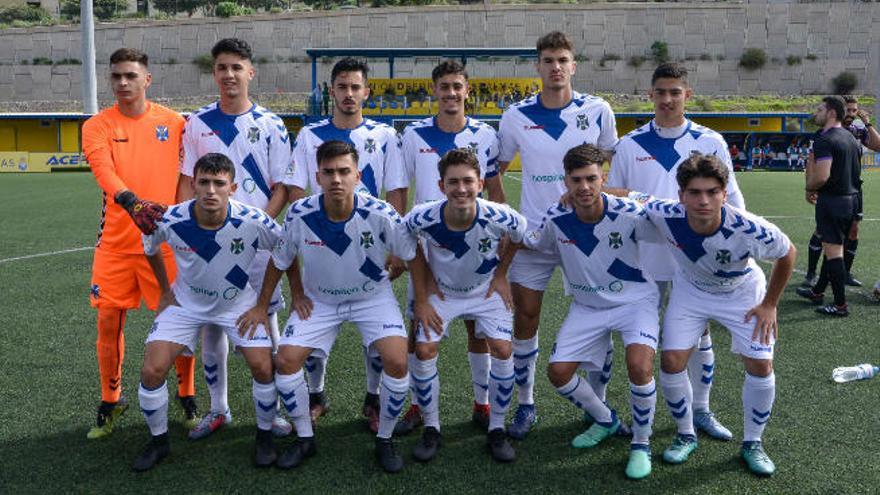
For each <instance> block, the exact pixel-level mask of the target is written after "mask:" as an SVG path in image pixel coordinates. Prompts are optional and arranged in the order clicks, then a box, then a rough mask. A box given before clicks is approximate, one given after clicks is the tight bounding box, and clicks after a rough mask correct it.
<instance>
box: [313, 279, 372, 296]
mask: <svg viewBox="0 0 880 495" xmlns="http://www.w3.org/2000/svg"><path fill="white" fill-rule="evenodd" d="M374 290H376V285H375V284H374V283H373V281H372V280H367V281H366V282H364V284H363V285H361V286H360V287H357V286H353V287H322V286H320V285H319V286H318V292H321V293H323V294H327V295H328V296H351V295H353V294H360V293H362V292H372V291H374Z"/></svg>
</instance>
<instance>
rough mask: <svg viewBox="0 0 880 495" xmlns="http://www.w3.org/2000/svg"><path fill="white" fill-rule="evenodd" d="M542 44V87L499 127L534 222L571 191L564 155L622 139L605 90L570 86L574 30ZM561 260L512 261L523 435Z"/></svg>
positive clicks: (530, 257)
mask: <svg viewBox="0 0 880 495" xmlns="http://www.w3.org/2000/svg"><path fill="white" fill-rule="evenodd" d="M537 50H538V62H537V64H536V68H537V71H538V74H539V75H540V76H541V81H542V84H543V89H542V90H541V92H540V93H539V94H537V95H535V96H531V97H529V98H527V99H525V100H523V101H521V102H519V103H516V104H514V105H512V106H511V107H510V108H508V109H507V110H506V111H505V112H504V114H503V115H502V116H501V124H500V129H499V133H498V134H499V139H500V142H501V151H500V154H499V156H498V161H499V170H500V171H502V172H503V171H505V170H506V169H507V165H508V164H509V163H510V161H511V160H513V158H514V156H515V155H516V153H517V152H519V154H520V160H521V162H522V196H521V199H520V211H522V213H523V216H525V217H526V219H527V220H528V222H529V223H530V224H533V225H538V224H540V222H541V218H543V216H544V212H545V211H547V208H548V207H550V206H552V205H553V204H556V203H558V201H559V198H560V197H561V196H562V194H563V193H564V192H565V185H564V178H565V174H564V172H563V169H562V157H563V155H565V152H566V151H568V150H569V149H571V148H573V147H575V146H578V145H581V144H584V143H589V144H595V145H597V146H598V147H599V148H600V149H602V150H605V151H610V150H611V149H613V148H614V145H615V144H617V127H616V123H615V120H614V113H613V112H612V111H611V106H610V105H608V103H607V102H606V101H605V100H603V99H601V98H599V97H596V96H590V95H585V94H580V93H576V92H575V91H574V90H573V89H572V87H571V78H572V76H573V75H574V73H575V70H576V67H577V63H576V62H575V60H574V46H573V45H572V43H571V40H569V38H568V36H566V35H565V34H563V33H560V32H558V31H554V32H552V33H549V34H546V35H544V36H542V37H541V38H540V39H539V40H538V43H537ZM555 267H556V261H555V260H554V259H553V257H552V256H550V255H548V254H545V253H541V252H537V251H520V252H518V253H517V254H516V257H515V258H514V260H513V264H512V265H511V267H510V275H509V277H510V282H511V289H512V291H513V301H514V306H515V310H514V324H513V327H514V334H513V360H514V368H515V371H516V384H517V387H518V394H517V395H518V402H519V407H518V408H517V411H516V415H515V417H514V420H513V423H512V424H511V425H510V428H509V429H508V432H509V433H510V435H511V436H512V437H514V438H517V439H521V438H525V436H526V435H527V434H528V432H529V431H530V430H531V428H532V425H534V424H535V422H536V421H537V414H536V412H535V401H534V397H533V395H534V386H535V363H536V361H537V359H538V325H539V324H540V317H541V302H542V300H543V297H544V290H545V289H546V288H547V283H548V282H549V281H550V277H551V276H552V275H553V270H554V269H555ZM609 358H610V355H609ZM609 369H610V368H609ZM592 375H593V377H592V380H591V382H592V383H594V384H595V386H596V388H597V389H600V390H601V396H602V397H604V385H602V384H601V381H602V380H601V379H602V377H601V374H598V373H593V374H592Z"/></svg>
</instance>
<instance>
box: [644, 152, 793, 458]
mask: <svg viewBox="0 0 880 495" xmlns="http://www.w3.org/2000/svg"><path fill="white" fill-rule="evenodd" d="M729 173H730V172H729V170H728V168H727V166H725V164H724V163H723V162H722V161H721V160H720V159H719V158H718V157H717V156H714V155H700V154H695V155H694V156H692V157H691V158H689V159H688V160H687V161H685V162H684V163H682V164H681V165H679V167H678V172H677V173H676V178H677V179H678V185H679V188H680V191H679V199H680V201H681V202H680V203H676V202H674V201H664V200H654V199H652V200H649V201H648V202H647V203H646V205H645V211H646V212H647V214H648V218H649V219H650V220H651V222H652V223H653V224H654V226H655V227H657V228H658V229H659V230H660V233H661V235H662V236H663V237H664V238H665V239H666V241H667V242H668V243H669V244H670V245H672V246H674V247H675V248H676V249H673V250H672V251H673V256H674V258H675V261H676V264H677V265H678V266H677V270H676V273H675V276H674V278H673V280H672V291H671V293H670V296H669V305H668V306H667V309H666V314H665V315H664V320H663V352H662V353H661V357H660V363H661V368H662V370H661V373H660V384H661V385H662V387H663V395H664V396H665V398H666V404H667V405H668V406H669V411H670V413H671V414H672V416H673V419H674V420H675V423H676V425H677V426H678V435H677V436H676V438H675V440H674V441H673V443H672V446H670V447H669V448H667V449H666V450H665V451H664V452H663V460H664V461H666V462H669V463H672V464H680V463H682V462H684V461H685V460H687V458H688V456H689V455H690V454H691V453H692V452H693V451H694V449H696V447H697V437H696V435H695V434H694V423H693V411H692V409H691V402H692V390H691V383H690V380H689V379H688V374H687V363H688V357H689V356H690V353H691V352H692V351H693V347H694V346H695V345H696V344H697V342H698V341H699V340H700V336H701V335H702V333H703V330H705V328H706V324H707V323H708V322H709V320H710V319H711V320H715V321H717V322H718V323H720V324H721V325H723V326H724V327H726V328H727V330H728V331H729V332H730V337H731V348H732V349H731V350H732V351H733V352H734V353H736V354H739V355H741V356H742V360H743V364H744V365H745V371H746V377H745V382H744V383H743V389H742V402H743V415H744V417H743V422H744V425H743V430H744V438H743V444H742V458H743V459H744V460H745V461H746V463H747V464H748V466H749V469H751V471H752V472H754V473H756V474H759V475H770V474H773V471H775V467H774V465H773V462H772V461H771V460H770V458H769V457H768V456H767V454H766V453H765V452H764V448H763V444H762V443H761V435H762V433H763V432H764V427H765V426H766V425H767V422H768V421H769V420H770V413H771V410H772V409H773V400H774V397H775V394H776V378H775V375H774V374H773V347H774V344H775V342H776V340H777V338H778V328H777V321H776V306H777V304H778V303H779V297H780V296H781V295H782V291H783V289H784V288H785V284H786V283H787V282H788V279H789V277H791V273H792V270H793V269H794V262H795V257H796V255H797V253H796V250H795V248H794V245H793V244H791V242H789V240H788V237H786V236H785V234H783V233H782V231H780V230H779V228H778V227H776V226H775V225H773V224H772V223H770V222H768V221H767V220H765V219H763V218H760V217H758V216H756V215H752V214H751V213H748V212H746V211H745V210H741V209H738V208H736V207H734V206H731V205H730V204H729V203H728V204H725V202H726V201H727V183H728V180H729V179H728V177H729ZM631 194H633V195H638V193H631ZM754 260H773V269H772V272H771V274H770V283H769V284H767V282H766V279H765V278H764V272H762V271H761V268H760V267H758V266H757V264H756V263H755V261H754Z"/></svg>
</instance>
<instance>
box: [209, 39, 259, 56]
mask: <svg viewBox="0 0 880 495" xmlns="http://www.w3.org/2000/svg"><path fill="white" fill-rule="evenodd" d="M221 53H231V54H233V55H238V56H239V57H241V58H243V59H245V60H253V59H254V51H253V50H252V49H251V45H249V44H248V42H247V41H245V40H242V39H238V38H223V39H222V40H220V41H218V42H217V43H215V44H214V48H211V57H212V58H213V59H215V60H216V59H217V57H219V56H220V54H221Z"/></svg>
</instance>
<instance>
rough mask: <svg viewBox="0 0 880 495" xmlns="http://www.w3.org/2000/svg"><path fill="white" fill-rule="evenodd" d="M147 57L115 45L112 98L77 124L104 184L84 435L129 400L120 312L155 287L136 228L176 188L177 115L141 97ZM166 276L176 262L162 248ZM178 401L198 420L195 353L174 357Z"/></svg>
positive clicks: (191, 420)
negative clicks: (93, 411) (92, 392)
mask: <svg viewBox="0 0 880 495" xmlns="http://www.w3.org/2000/svg"><path fill="white" fill-rule="evenodd" d="M147 65H148V59H147V55H146V54H144V53H143V52H140V51H138V50H134V49H130V48H121V49H119V50H116V51H115V52H114V53H113V55H111V56H110V86H111V88H112V90H113V94H114V96H115V97H116V104H115V105H114V106H112V107H111V108H107V109H105V110H103V111H102V112H100V113H98V114H97V115H95V116H94V117H92V118H90V119H89V120H87V121H86V122H85V124H83V129H82V144H83V151H84V153H85V155H86V158H87V159H88V161H89V164H90V166H91V168H92V173H94V174H95V179H96V180H97V182H98V185H99V186H100V187H101V189H102V190H103V196H104V202H103V207H102V210H101V224H100V227H99V230H98V239H97V242H96V249H95V258H94V262H93V265H92V281H91V294H90V302H91V304H92V306H93V307H95V308H96V309H97V310H98V341H97V345H96V347H97V354H98V369H99V370H100V373H101V405H100V406H98V420H97V424H96V425H95V427H93V428H92V429H91V430H89V433H88V438H89V439H95V438H101V437H104V436H106V435H108V434H110V433H111V432H112V431H113V426H114V422H115V421H116V420H117V418H118V417H119V416H120V415H121V414H122V413H123V412H125V410H126V408H127V407H128V403H127V402H126V400H125V397H124V396H123V395H122V384H121V381H122V360H123V356H124V354H125V336H124V328H125V316H126V313H127V311H128V310H129V309H137V308H138V307H140V305H141V299H143V300H144V301H145V302H146V305H147V307H148V308H150V309H151V310H155V309H156V306H157V304H158V301H159V293H160V290H159V285H158V283H157V282H156V278H155V276H154V275H153V271H152V269H151V268H150V265H149V264H148V263H147V259H146V257H145V256H144V250H143V244H142V243H141V232H144V233H146V234H149V233H151V232H152V231H153V230H154V229H155V223H156V221H157V220H158V219H160V218H161V217H162V213H163V212H164V211H165V206H164V205H166V204H172V203H174V202H175V201H174V199H175V198H174V195H175V192H176V190H177V179H178V168H179V161H180V149H181V142H182V137H183V136H182V135H183V125H184V119H183V117H181V116H180V115H179V114H178V113H177V112H174V111H173V110H170V109H168V108H165V107H163V106H160V105H157V104H155V103H152V102H150V101H148V100H147V97H146V90H147V88H148V87H149V86H150V82H151V75H150V73H149V71H148V69H147ZM164 258H165V266H166V270H167V272H168V276H169V278H172V279H173V277H174V274H175V273H176V267H175V265H174V257H173V255H172V253H171V252H170V250H168V249H167V248H166V250H165V251H164ZM175 366H176V368H177V376H178V384H179V386H178V399H179V400H180V403H181V406H182V407H183V410H184V412H185V414H186V422H187V427H188V428H191V427H192V426H194V424H195V422H197V420H198V411H197V409H196V403H195V398H194V395H195V385H194V383H193V368H194V359H193V358H192V357H191V356H190V357H179V358H178V359H177V361H176V362H175Z"/></svg>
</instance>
